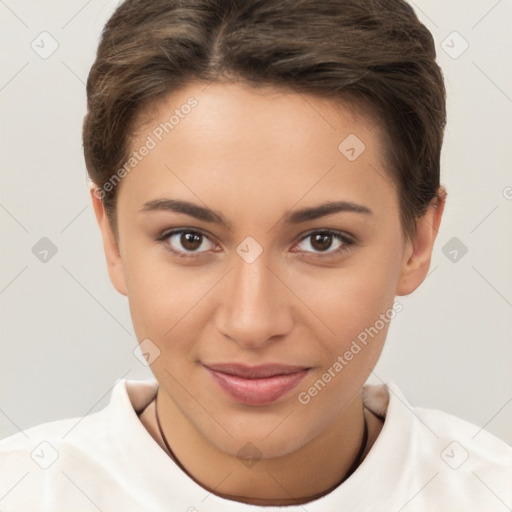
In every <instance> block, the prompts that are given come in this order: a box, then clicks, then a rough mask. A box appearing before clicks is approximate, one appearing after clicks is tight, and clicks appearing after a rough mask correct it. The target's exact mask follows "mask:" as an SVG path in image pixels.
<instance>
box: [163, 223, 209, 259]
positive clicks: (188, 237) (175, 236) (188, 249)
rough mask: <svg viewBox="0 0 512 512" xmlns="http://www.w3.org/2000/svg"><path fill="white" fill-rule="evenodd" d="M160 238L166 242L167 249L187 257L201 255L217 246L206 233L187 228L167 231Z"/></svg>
mask: <svg viewBox="0 0 512 512" xmlns="http://www.w3.org/2000/svg"><path fill="white" fill-rule="evenodd" d="M158 240H159V241H160V242H161V243H163V244H165V246H166V247H167V249H169V250H170V251H172V252H173V253H176V254H178V255H179V256H182V257H185V258H186V257H194V256H201V255H203V254H204V253H206V252H208V251H209V250H212V249H213V248H214V247H215V244H214V243H213V242H212V241H211V240H210V239H209V238H208V237H207V236H206V235H205V234H203V233H201V232H199V231H192V230H185V229H179V230H176V231H171V232H167V233H165V234H163V235H162V236H161V237H160V238H159V239H158Z"/></svg>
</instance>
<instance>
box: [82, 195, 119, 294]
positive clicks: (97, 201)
mask: <svg viewBox="0 0 512 512" xmlns="http://www.w3.org/2000/svg"><path fill="white" fill-rule="evenodd" d="M89 192H90V195H91V200H92V204H93V207H94V213H95V215H96V220H97V222H98V226H99V228H100V232H101V237H102V240H103V249H104V251H105V258H106V262H107V270H108V274H109V276H110V280H111V281H112V284H113V285H114V288H115V289H116V290H117V291H118V292H119V293H121V294H122V295H127V292H126V282H125V275H124V270H123V262H122V259H121V253H120V250H119V244H118V241H117V240H116V237H115V236H114V233H113V231H112V226H111V225H110V221H109V219H108V216H107V214H106V212H105V208H104V206H103V202H102V200H101V195H100V194H99V193H98V192H99V189H98V188H97V187H96V185H91V188H90V190H89Z"/></svg>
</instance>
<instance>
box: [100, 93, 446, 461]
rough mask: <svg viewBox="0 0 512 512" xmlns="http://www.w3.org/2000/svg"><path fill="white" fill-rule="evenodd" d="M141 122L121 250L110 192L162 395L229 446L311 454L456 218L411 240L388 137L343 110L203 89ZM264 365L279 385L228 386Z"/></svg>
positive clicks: (122, 192)
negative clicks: (441, 232)
mask: <svg viewBox="0 0 512 512" xmlns="http://www.w3.org/2000/svg"><path fill="white" fill-rule="evenodd" d="M190 98H194V99H193V100H190ZM187 104H188V105H189V106H190V108H188V107H185V105H187ZM176 110H177V111H178V112H177V114H176V115H175V117H174V119H172V120H171V124H172V127H171V124H169V119H170V116H171V115H172V114H173V113H175V111H176ZM166 122H167V123H168V124H167V125H166V124H165V123H166ZM138 127H139V128H138V130H137V134H136V137H135V138H134V140H133V143H132V150H133V151H138V153H139V156H140V161H139V160H137V163H136V165H135V166H134V167H133V169H132V170H131V171H130V172H129V173H127V174H126V175H125V177H124V178H123V180H122V181H121V183H120V184H119V185H118V187H119V189H118V203H117V215H118V233H119V238H118V246H116V243H115V241H114V238H113V236H112V233H111V231H110V230H109V225H108V222H107V220H106V218H105V215H104V211H103V210H102V207H101V203H100V202H99V201H98V200H97V199H94V198H93V200H94V201H95V208H96V213H97V216H98V220H99V222H100V226H101V229H102V232H103V238H104V243H105V248H106V251H107V261H108V265H109V272H110V276H111V278H112V281H113V282H114V285H115V286H116V288H117V289H118V291H120V292H121V293H124V294H126V295H127V296H128V299H129V305H130V311H131V315H132V320H133V325H134V328H135V332H136V335H137V338H138V340H139V341H142V340H151V341H150V342H148V341H146V342H145V343H146V345H147V344H148V343H150V345H147V347H148V346H149V347H151V349H150V350H149V352H152V353H153V354H157V353H158V351H159V355H158V357H156V358H155V359H154V360H153V362H152V364H151V369H152V371H153V373H154V375H155V377H156V378H157V380H158V381H159V384H160V388H161V389H162V392H163V393H164V394H165V395H166V396H167V397H168V398H169V400H170V401H172V403H173V404H174V405H175V406H176V410H178V411H179V413H180V414H181V415H182V416H183V418H185V419H186V421H187V422H189V423H190V424H191V425H193V426H194V427H195V429H197V431H198V432H199V433H200V434H201V435H202V436H204V438H205V439H207V440H208V441H209V442H210V443H211V444H212V445H213V446H216V447H218V448H220V449H221V450H223V451H224V452H226V453H231V454H236V453H237V451H238V450H239V449H240V446H243V445H244V444H245V443H246V442H249V441H250V442H252V443H254V444H256V445H257V446H258V447H259V448H260V449H261V451H263V452H264V453H265V455H266V456H269V457H272V456H280V455H284V454H286V453H290V452H292V451H294V450H297V449H299V448H300V447H301V446H304V445H305V444H306V443H308V442H309V441H311V440H312V439H313V438H315V437H317V436H319V435H320V434H322V432H325V431H327V430H328V429H329V427H330V426H331V425H333V424H334V423H335V422H336V421H337V419H338V418H340V416H342V415H343V413H344V412H345V411H346V410H347V408H348V407H349V405H350V404H351V402H352V401H353V400H354V397H355V396H356V395H357V394H358V391H359V390H360V388H361V387H362V386H363V384H364V383H365V381H366V379H367V377H368V376H369V374H370V373H371V370H372V369H373V367H374V366H375V364H376V362H377V360H378V358H379V355H380V353H381V350H382V347H383V343H384V340H385V337H386V333H387V329H388V326H389V321H390V319H391V318H393V317H394V316H395V315H396V314H397V312H398V311H397V308H396V307H395V309H393V302H394V299H395V296H396V295H403V294H408V293H411V292H412V291H413V290H414V289H415V288H416V287H417V286H418V285H419V284H420V283H421V281H422V280H423V279H424V277H425V275H426V272H427V271H428V266H429V262H430V253H431V250H432V244H433V241H434V238H435V234H434V231H437V230H436V227H437V226H438V218H437V217H435V215H440V213H439V210H437V212H438V213H433V214H432V215H433V216H432V217H431V218H430V219H429V221H428V222H426V223H423V224H420V225H419V227H418V235H417V238H416V240H415V241H406V240H404V238H403V235H402V230H401V226H400V217H399V202H398V196H397V192H396V190H395V187H394V184H393V182H392V180H391V178H390V177H389V176H388V174H387V173H386V171H385V161H384V159H383V148H382V144H381V139H382V137H381V135H382V134H381V132H380V130H379V128H378V127H377V126H376V125H375V124H374V123H372V122H371V120H369V119H367V118H365V117H363V116H358V115H357V114H356V112H355V111H353V110H352V109H351V108H348V106H346V107H341V106H336V105H335V104H334V103H332V102H330V101H328V100H321V99H319V98H317V97H313V96H309V95H299V94H295V93H292V92H288V91H286V90H280V89H270V88H264V89H263V88H262V89H253V88H250V87H248V86H243V85H240V84H220V83H212V84H210V85H208V86H206V84H204V83H202V84H199V83H198V84H191V85H189V86H188V87H187V88H185V89H183V90H181V91H180V92H178V93H175V94H173V95H172V97H169V98H167V99H166V101H164V102H162V103H160V104H159V105H158V106H156V107H155V108H154V109H152V110H151V111H148V112H146V116H145V118H144V119H143V120H141V122H140V123H139V125H138ZM363 144H364V146H363ZM143 146H146V147H148V148H149V150H148V151H146V150H141V148H142V147H143ZM142 153H144V154H145V156H141V155H142ZM429 215H430V214H429ZM117 249H118V251H117ZM370 333H371V334H370ZM363 340H364V341H363ZM155 347H156V348H155ZM150 357H154V356H150ZM217 365H221V366H217ZM236 365H242V366H236ZM261 365H279V367H276V366H271V367H267V368H263V369H261V368H256V369H255V368H254V367H260V366H261ZM248 367H249V370H248ZM215 368H217V370H219V371H212V369H213V370H215ZM276 368H277V369H276ZM251 369H252V370H253V371H254V372H256V373H257V371H261V372H265V371H268V373H266V374H263V373H260V374H259V376H260V377H263V376H267V378H265V379H247V378H243V377H240V376H238V377H236V376H233V375H231V376H229V375H227V376H226V373H228V374H229V373H237V372H238V373H240V372H243V371H244V370H245V371H251ZM277 373H280V374H287V375H285V376H283V375H281V377H279V376H275V374H277ZM271 374H272V375H274V376H269V375H271ZM251 376H252V377H254V376H256V374H255V373H253V374H251ZM246 377H247V375H246ZM250 380H252V382H250ZM192 397H193V398H192ZM277 425H280V427H279V428H277V429H276V426H277ZM273 430H274V431H273ZM271 431H273V433H272V435H268V434H269V432H271Z"/></svg>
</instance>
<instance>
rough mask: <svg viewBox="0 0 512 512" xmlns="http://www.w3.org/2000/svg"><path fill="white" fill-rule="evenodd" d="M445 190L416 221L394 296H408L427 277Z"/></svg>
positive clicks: (443, 204) (439, 192) (441, 189)
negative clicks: (414, 234)
mask: <svg viewBox="0 0 512 512" xmlns="http://www.w3.org/2000/svg"><path fill="white" fill-rule="evenodd" d="M446 195H447V193H446V189H445V188H444V187H441V188H440V189H439V191H438V194H437V197H436V198H435V199H434V200H433V201H432V203H431V204H430V205H429V207H428V209H427V211H426V212H425V215H424V216H423V217H421V218H420V219H418V220H417V222H416V227H417V232H416V236H415V237H414V240H410V241H407V243H406V245H405V250H404V259H403V262H402V269H401V272H400V278H399V280H398V285H397V290H396V295H409V294H410V293H412V292H413V291H414V290H416V288H418V286H419V285H420V284H421V283H422V282H423V281H424V280H425V277H427V274H428V271H429V268H430V260H431V257H432V250H433V248H434V242H435V240H436V236H437V233H438V231H439V226H440V225H441V218H442V216H443V212H444V207H445V204H446Z"/></svg>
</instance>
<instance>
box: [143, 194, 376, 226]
mask: <svg viewBox="0 0 512 512" xmlns="http://www.w3.org/2000/svg"><path fill="white" fill-rule="evenodd" d="M140 211H141V212H143V213H149V212H155V211H171V212H175V213H184V214H186V215H189V216H191V217H194V218H196V219H199V220H203V221H205V222H211V223H214V224H219V225H221V226H224V227H225V228H227V229H229V230H230V231H232V226H231V223H230V222H228V221H227V220H226V219H225V218H224V216H223V215H222V214H221V213H220V212H216V211H214V210H211V209H210V208H207V207H204V206H199V205H198V204H195V203H191V202H189V201H182V200H178V199H153V200H151V201H148V202H146V203H144V205H143V207H142V208H141V210H140ZM340 212H351V213H360V214H363V215H373V211H372V210H371V209H370V208H368V207H367V206H364V205H362V204H357V203H354V202H352V201H330V202H327V203H323V204H321V205H318V206H314V207H310V208H302V209H301V210H296V211H294V212H288V213H287V214H286V215H285V216H284V218H283V221H284V222H285V224H300V223H302V222H307V221H310V220H315V219H319V218H321V217H326V216H327V215H333V214H335V213H340Z"/></svg>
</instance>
